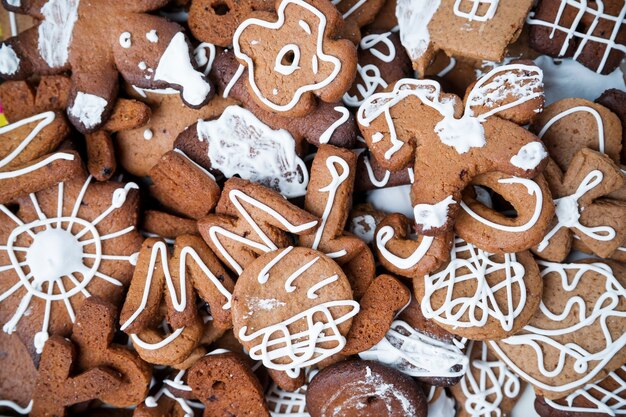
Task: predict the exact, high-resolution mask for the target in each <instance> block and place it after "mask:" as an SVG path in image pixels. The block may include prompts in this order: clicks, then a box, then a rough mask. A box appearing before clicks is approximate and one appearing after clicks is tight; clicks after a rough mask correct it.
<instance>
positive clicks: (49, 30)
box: [37, 0, 80, 68]
mask: <svg viewBox="0 0 626 417" xmlns="http://www.w3.org/2000/svg"><path fill="white" fill-rule="evenodd" d="M79 3H80V0H48V1H46V2H45V4H44V5H43V7H42V8H41V15H42V16H43V20H42V22H41V24H40V25H39V27H38V28H37V31H38V34H39V37H38V48H39V55H41V57H42V58H43V60H44V61H46V63H47V64H48V65H49V66H50V67H51V68H57V67H62V66H64V65H65V64H66V63H67V60H68V56H69V48H70V43H71V42H72V31H73V30H74V24H75V23H76V20H78V5H79Z"/></svg>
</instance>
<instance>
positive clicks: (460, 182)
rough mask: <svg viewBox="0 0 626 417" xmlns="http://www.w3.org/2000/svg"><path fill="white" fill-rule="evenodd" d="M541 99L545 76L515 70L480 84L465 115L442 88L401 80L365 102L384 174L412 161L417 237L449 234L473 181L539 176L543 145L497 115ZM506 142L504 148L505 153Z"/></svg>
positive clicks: (364, 128)
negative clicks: (498, 175)
mask: <svg viewBox="0 0 626 417" xmlns="http://www.w3.org/2000/svg"><path fill="white" fill-rule="evenodd" d="M542 96H543V84H542V72H541V70H540V69H539V68H538V67H536V66H531V65H524V64H511V65H505V66H502V67H498V68H495V69H493V70H492V71H490V72H489V73H488V74H486V75H485V76H484V77H482V78H481V79H480V80H478V82H477V83H476V85H475V86H474V87H473V88H472V90H471V91H470V92H469V93H468V94H467V96H466V99H465V102H466V104H465V108H464V110H463V112H462V114H461V108H460V100H459V98H458V97H456V96H454V95H450V94H443V93H442V92H441V87H440V85H439V84H438V83H437V82H435V81H431V80H414V79H402V80H400V81H398V82H397V83H396V84H395V85H394V88H393V90H392V91H390V92H383V93H377V94H374V95H372V96H371V97H369V98H368V99H367V100H365V102H364V103H363V104H362V105H361V107H360V108H359V110H358V113H357V120H358V122H359V125H360V128H361V132H362V133H363V136H364V137H365V140H366V142H367V144H368V147H369V149H370V153H371V155H372V157H374V158H375V159H376V161H377V162H378V163H379V164H380V165H381V166H382V167H384V168H386V169H389V170H392V171H398V170H400V169H402V168H405V167H407V166H408V165H409V164H411V162H413V174H414V179H415V180H414V183H413V189H412V190H413V191H412V195H411V199H412V202H413V204H414V215H415V219H416V225H417V232H418V233H421V234H426V235H439V234H442V233H445V232H446V231H448V230H450V229H451V227H452V225H453V221H454V218H455V216H456V213H457V212H458V209H459V202H460V201H461V191H462V190H463V189H464V188H465V187H466V186H467V185H468V184H469V182H470V181H471V180H472V178H473V177H475V176H477V175H480V174H482V173H486V172H491V171H500V172H503V173H505V174H509V175H515V176H518V177H522V178H532V177H534V176H535V175H536V174H537V172H538V170H539V168H540V165H541V164H542V162H543V160H544V159H545V158H546V157H547V152H546V150H545V148H544V146H543V144H542V143H541V142H540V141H539V140H538V138H537V137H536V136H534V135H533V134H531V133H529V132H528V131H526V130H525V129H523V128H522V127H520V126H518V125H516V124H515V123H513V122H511V121H508V120H506V119H505V118H504V117H506V114H504V115H502V117H500V116H498V113H501V112H504V111H508V110H511V109H515V108H516V107H519V106H520V105H522V104H524V103H527V102H528V101H531V100H535V99H541V97H542ZM431 120H432V121H431ZM416 121H419V123H417V122H416ZM431 129H432V130H431ZM501 129H504V130H507V131H508V132H510V134H509V135H507V137H506V138H503V137H502V136H501V135H499V134H497V133H496V132H499V131H501ZM504 140H506V143H507V146H506V147H504V146H500V144H501V141H504ZM450 149H453V150H454V152H450ZM503 149H504V150H503ZM441 155H445V158H447V163H446V167H445V168H444V167H440V166H438V167H437V169H433V166H432V164H433V161H434V160H435V159H436V158H438V157H439V158H440V157H441ZM442 185H443V186H442Z"/></svg>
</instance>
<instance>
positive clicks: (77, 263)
mask: <svg viewBox="0 0 626 417" xmlns="http://www.w3.org/2000/svg"><path fill="white" fill-rule="evenodd" d="M91 180H92V177H91V176H90V177H88V178H87V180H86V181H85V183H84V184H83V186H82V188H81V190H80V192H79V194H78V196H77V197H76V200H75V203H74V206H73V208H72V211H71V213H70V214H69V215H68V214H65V213H64V210H63V205H64V183H59V185H58V191H57V201H58V207H57V210H56V216H53V217H48V216H46V214H45V213H44V211H43V210H42V208H41V206H40V205H39V202H38V200H37V195H36V194H30V200H31V202H32V205H33V207H34V210H35V212H36V214H37V216H38V219H37V220H34V221H31V222H29V223H24V222H23V221H22V219H20V218H19V217H18V216H17V215H15V214H13V213H12V212H11V210H9V209H8V208H7V207H6V206H4V205H0V211H1V212H2V213H4V214H5V215H6V216H7V217H8V218H9V219H11V220H12V221H13V222H15V224H16V227H15V228H14V229H13V230H12V232H11V234H10V235H9V236H8V238H7V241H6V243H5V244H4V245H2V246H0V251H4V252H6V254H7V256H8V258H9V260H10V263H9V264H8V265H1V266H0V274H1V273H2V272H5V271H14V272H15V274H16V275H17V276H18V278H19V279H18V281H17V282H16V283H15V285H13V286H11V287H10V288H8V289H7V290H5V291H4V292H3V293H2V294H0V302H2V301H4V300H6V299H8V298H9V297H11V296H13V295H14V294H16V293H17V292H18V290H24V291H25V293H24V294H23V295H22V296H21V302H20V304H19V306H18V307H17V309H16V311H15V313H14V314H13V316H12V317H11V319H9V320H8V321H7V322H6V323H4V325H3V327H2V329H3V331H4V332H6V333H9V334H10V333H12V332H14V331H15V330H16V328H17V326H18V323H19V321H20V319H21V318H22V317H23V316H24V315H26V314H27V313H26V312H27V310H28V308H29V305H30V303H31V300H32V299H33V298H39V299H42V300H44V301H45V309H44V314H43V319H42V323H41V330H40V331H39V332H38V333H36V334H35V337H34V346H35V348H36V350H37V353H41V352H42V351H43V346H44V344H45V342H46V340H48V337H49V334H48V326H49V323H50V318H51V309H52V304H53V303H56V302H63V305H64V306H65V309H66V311H67V314H68V316H69V318H70V320H71V321H72V322H74V321H75V320H76V314H75V311H74V308H73V306H72V298H73V297H74V296H75V295H77V294H78V293H80V294H82V296H83V297H90V296H91V293H90V292H89V290H88V289H87V287H88V286H89V283H90V282H91V281H92V280H93V279H94V278H99V279H102V280H104V281H106V282H108V283H110V284H111V285H115V286H122V283H121V282H120V281H119V280H117V279H115V278H114V277H111V276H109V275H106V274H104V273H102V272H100V270H99V267H100V264H101V262H102V261H103V260H115V261H127V262H129V263H130V264H132V265H135V264H136V262H137V254H136V253H135V254H133V255H118V254H111V253H104V252H103V245H102V241H103V240H109V239H115V238H118V237H120V236H123V235H125V234H127V233H131V232H132V231H133V230H135V227H134V226H128V227H126V228H124V229H121V230H116V231H112V232H108V233H107V234H104V235H100V233H99V232H98V230H97V228H96V226H98V224H99V223H100V222H101V221H103V220H104V219H106V218H107V217H109V216H110V215H111V214H112V213H113V212H114V211H115V210H117V209H119V208H120V207H122V206H123V205H124V203H125V201H126V197H127V195H128V192H129V191H130V190H132V189H137V188H138V187H137V185H136V184H135V183H128V184H127V185H126V186H124V187H123V188H118V189H117V190H115V192H114V193H113V195H112V199H111V204H110V206H109V207H108V208H107V209H105V210H104V211H103V212H102V213H100V215H99V216H97V217H96V218H95V219H93V220H86V219H83V218H81V217H79V215H78V213H79V211H80V208H81V204H82V202H83V198H84V196H85V194H86V193H87V190H88V187H89V185H90V184H91ZM76 226H78V230H76ZM22 235H28V236H29V237H30V240H31V243H30V245H29V246H18V245H16V241H17V239H18V238H20V236H22ZM87 248H91V250H87ZM18 253H19V255H18ZM85 260H89V261H90V262H91V266H88V265H86V264H85ZM25 267H26V268H28V270H29V272H28V273H25V271H24V268H25ZM77 275H80V276H82V279H79V278H78V277H77ZM68 282H70V283H71V284H72V285H73V287H72V288H66V284H67V283H68Z"/></svg>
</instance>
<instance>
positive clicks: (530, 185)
mask: <svg viewBox="0 0 626 417" xmlns="http://www.w3.org/2000/svg"><path fill="white" fill-rule="evenodd" d="M498 182H499V183H500V184H521V185H523V186H524V187H526V190H527V191H528V194H529V195H531V196H535V209H534V211H533V215H532V216H531V218H530V219H529V220H528V221H527V222H526V223H524V224H522V225H519V226H506V225H502V224H498V223H494V222H492V221H491V220H488V219H485V218H484V217H482V216H480V215H478V213H476V212H475V211H474V210H472V209H471V208H470V207H469V206H468V205H467V204H465V202H464V201H462V200H461V208H462V209H463V210H465V211H466V212H467V214H469V215H470V216H472V217H473V218H474V219H476V220H478V221H479V222H481V223H482V224H484V225H486V226H489V227H492V228H494V229H497V230H502V231H504V232H511V233H520V232H525V231H527V230H530V229H531V228H532V227H533V226H534V225H535V224H537V220H539V216H540V215H541V208H542V207H543V192H542V191H541V188H540V187H539V185H538V184H537V183H536V182H535V181H533V180H528V179H524V178H518V177H511V178H502V179H500V180H498ZM475 190H476V191H477V199H476V200H477V201H480V199H479V198H478V196H479V192H482V193H484V194H486V197H485V196H484V195H483V201H480V202H481V203H483V204H484V205H486V206H487V207H490V205H491V197H490V196H489V194H487V193H486V191H485V190H483V189H482V188H480V187H475ZM479 190H480V191H479ZM485 198H486V199H488V200H487V201H484V199H485ZM485 203H488V204H485Z"/></svg>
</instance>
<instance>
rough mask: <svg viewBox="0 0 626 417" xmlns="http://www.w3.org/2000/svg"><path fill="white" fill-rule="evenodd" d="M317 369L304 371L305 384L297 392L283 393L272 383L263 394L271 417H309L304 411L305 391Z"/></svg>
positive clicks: (283, 391)
mask: <svg viewBox="0 0 626 417" xmlns="http://www.w3.org/2000/svg"><path fill="white" fill-rule="evenodd" d="M317 372H318V371H317V369H313V368H308V369H307V370H306V374H307V375H306V381H307V384H306V385H303V386H302V387H300V388H299V389H298V390H297V391H285V390H283V389H282V388H280V387H279V386H278V385H276V383H275V382H272V385H271V386H270V388H269V390H268V391H267V393H266V394H265V402H266V403H267V405H268V408H269V409H270V415H271V416H272V417H311V415H310V414H309V413H308V412H307V411H306V391H307V388H308V383H309V382H311V380H312V379H313V377H314V376H315V375H316V374H317Z"/></svg>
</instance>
